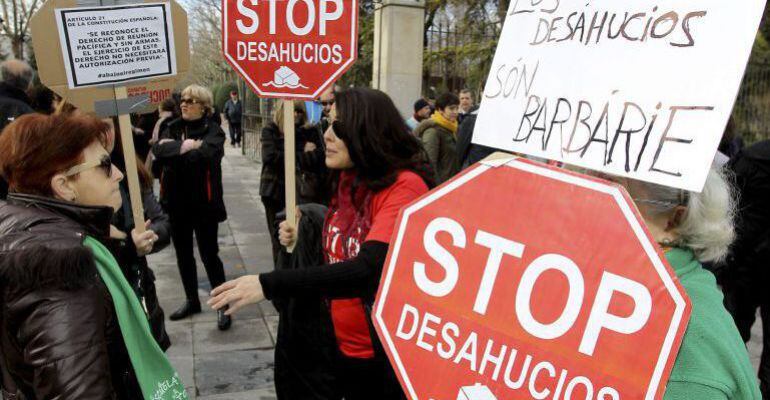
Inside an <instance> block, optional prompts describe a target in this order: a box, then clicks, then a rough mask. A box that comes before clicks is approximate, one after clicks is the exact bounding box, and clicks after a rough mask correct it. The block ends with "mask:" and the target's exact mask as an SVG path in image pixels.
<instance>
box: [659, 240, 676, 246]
mask: <svg viewBox="0 0 770 400" xmlns="http://www.w3.org/2000/svg"><path fill="white" fill-rule="evenodd" d="M660 245H661V246H663V247H672V246H673V245H674V241H673V240H671V239H669V238H664V239H662V240H661V241H660Z"/></svg>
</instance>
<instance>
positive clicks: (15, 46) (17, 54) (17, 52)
mask: <svg viewBox="0 0 770 400" xmlns="http://www.w3.org/2000/svg"><path fill="white" fill-rule="evenodd" d="M11 49H12V51H13V57H14V58H16V59H18V60H23V59H24V38H23V37H21V36H13V37H12V38H11Z"/></svg>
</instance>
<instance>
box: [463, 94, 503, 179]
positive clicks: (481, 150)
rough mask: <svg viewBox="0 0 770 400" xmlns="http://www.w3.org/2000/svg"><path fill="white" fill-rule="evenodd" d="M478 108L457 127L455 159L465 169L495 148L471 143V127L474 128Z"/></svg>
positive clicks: (492, 151)
mask: <svg viewBox="0 0 770 400" xmlns="http://www.w3.org/2000/svg"><path fill="white" fill-rule="evenodd" d="M478 114H479V110H478V109H476V110H474V111H471V113H470V114H467V115H466V116H465V118H464V119H463V122H462V123H460V127H459V128H457V161H458V163H459V165H458V168H459V169H465V168H468V167H469V166H471V165H473V164H476V163H477V162H479V161H481V160H483V159H485V158H486V157H487V156H489V155H491V154H492V153H494V152H496V151H500V150H497V149H495V148H493V147H487V146H482V145H480V144H474V143H473V129H474V128H476V118H477V117H478Z"/></svg>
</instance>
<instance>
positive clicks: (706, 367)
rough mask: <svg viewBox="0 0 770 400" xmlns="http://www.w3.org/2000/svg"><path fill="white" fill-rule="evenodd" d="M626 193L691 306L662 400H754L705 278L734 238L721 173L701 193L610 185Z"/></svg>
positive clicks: (739, 348) (748, 370)
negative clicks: (704, 264) (709, 266)
mask: <svg viewBox="0 0 770 400" xmlns="http://www.w3.org/2000/svg"><path fill="white" fill-rule="evenodd" d="M613 180H615V181H618V182H619V183H621V184H622V185H624V186H625V187H626V189H627V190H628V192H629V194H630V195H631V197H632V198H633V199H634V201H635V203H636V205H637V207H638V208H639V211H640V212H641V214H642V216H643V217H644V220H645V222H646V224H647V227H648V229H649V230H650V232H651V233H652V236H653V237H654V238H655V239H656V240H657V241H658V243H659V244H660V246H661V247H662V248H663V251H664V252H665V255H666V258H667V259H668V262H669V263H670V264H671V267H672V268H673V269H674V271H675V272H676V274H677V276H678V277H679V281H680V282H681V284H682V286H683V287H684V289H685V291H686V292H687V295H688V296H689V297H690V300H691V301H692V314H691V316H690V322H689V324H688V326H687V331H686V333H685V336H684V340H683V341H682V345H681V347H680V349H679V354H678V356H677V358H676V362H675V363H674V368H673V370H672V372H671V375H670V377H669V379H668V384H667V386H666V393H665V395H664V399H666V400H679V399H681V400H689V399H698V400H711V399H761V398H762V396H761V395H760V393H759V387H758V386H757V382H756V379H755V378H754V372H753V368H752V366H751V363H750V362H749V356H748V352H747V351H746V347H745V346H744V345H743V341H742V340H741V336H740V334H739V333H738V330H737V328H736V327H735V324H734V323H733V321H732V318H731V317H730V315H729V314H728V313H727V311H726V310H725V308H724V306H723V305H722V293H721V292H720V291H719V288H718V287H717V285H716V280H715V278H714V276H713V275H712V274H711V272H709V271H707V270H706V269H704V268H703V267H702V266H701V264H700V263H702V262H708V261H719V260H721V259H723V258H724V257H725V256H726V255H727V251H728V248H729V246H730V244H731V243H732V241H733V238H734V237H735V233H734V232H735V230H734V227H733V219H732V218H733V217H732V216H733V214H734V212H735V202H734V199H733V198H732V194H731V189H730V186H729V184H728V183H727V182H726V181H725V178H724V176H723V174H722V172H721V171H719V170H717V169H712V170H711V171H710V172H709V174H708V177H707V178H706V184H705V186H704V187H703V191H702V192H700V193H695V192H688V191H684V190H681V189H676V188H671V187H665V186H660V185H656V184H653V183H647V182H642V181H638V180H632V179H628V178H614V179H613Z"/></svg>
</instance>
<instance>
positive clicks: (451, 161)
mask: <svg viewBox="0 0 770 400" xmlns="http://www.w3.org/2000/svg"><path fill="white" fill-rule="evenodd" d="M414 135H415V136H417V137H418V138H420V139H421V140H422V144H423V147H425V151H427V152H428V158H429V159H430V163H431V165H433V169H434V170H435V171H436V178H438V180H437V181H436V184H441V183H444V182H445V181H447V180H449V178H451V177H453V176H455V174H457V173H458V172H460V167H459V162H458V160H457V138H456V137H455V135H454V134H453V133H452V132H451V131H450V130H448V129H446V128H444V127H443V126H441V125H439V124H438V123H437V122H436V121H434V120H433V119H430V118H429V119H426V120H425V121H422V122H421V123H420V125H418V126H417V128H416V129H415V130H414Z"/></svg>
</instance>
